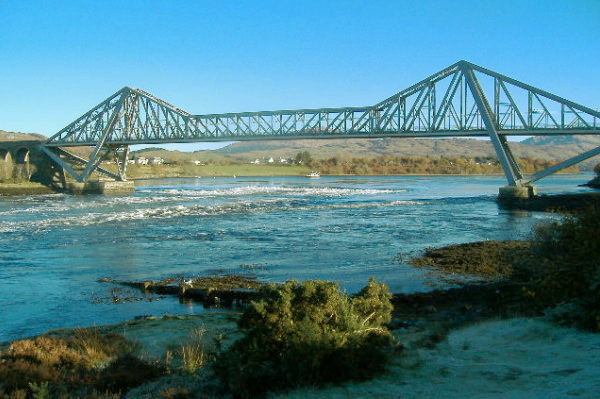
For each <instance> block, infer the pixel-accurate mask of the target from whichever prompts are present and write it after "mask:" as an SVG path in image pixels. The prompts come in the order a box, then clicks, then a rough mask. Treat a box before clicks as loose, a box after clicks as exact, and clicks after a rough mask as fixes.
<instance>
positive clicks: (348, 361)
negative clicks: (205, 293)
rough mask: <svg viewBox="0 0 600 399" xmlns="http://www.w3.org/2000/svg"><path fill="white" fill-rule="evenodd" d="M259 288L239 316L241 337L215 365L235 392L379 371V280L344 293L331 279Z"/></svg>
mask: <svg viewBox="0 0 600 399" xmlns="http://www.w3.org/2000/svg"><path fill="white" fill-rule="evenodd" d="M259 294H260V300H257V301H253V302H252V303H251V305H250V306H249V307H248V308H246V310H245V311H244V313H243V315H242V317H241V319H240V321H239V323H238V324H239V327H240V329H241V330H242V332H244V333H245V336H244V337H243V338H241V339H239V340H238V341H236V342H235V343H234V344H233V345H232V346H231V347H230V348H229V349H228V350H227V351H225V352H223V353H221V354H220V355H219V356H218V357H217V360H216V362H215V365H214V367H215V372H216V375H217V376H218V377H219V378H220V380H221V382H222V383H223V385H224V387H225V388H226V389H227V390H228V391H230V392H231V393H232V394H233V395H234V397H240V398H250V397H256V396H260V395H261V394H264V393H265V392H266V391H267V390H277V389H286V388H293V387H296V386H300V385H312V386H314V385H320V384H322V383H326V382H340V381H344V380H349V379H366V378H369V377H371V376H373V375H374V374H375V373H377V372H379V371H382V370H383V368H384V366H385V363H386V359H387V356H386V353H387V352H388V350H389V347H390V343H391V334H390V332H389V330H388V329H387V328H386V327H385V324H386V323H389V322H390V320H391V311H392V304H391V302H390V299H391V294H390V293H389V291H388V289H387V287H386V286H385V285H384V284H381V283H378V282H376V281H375V280H373V279H372V280H370V282H369V284H368V285H367V286H366V287H365V288H363V289H362V290H361V291H360V292H359V293H358V294H357V295H356V296H354V297H348V296H347V295H345V294H343V293H341V292H340V290H339V287H338V285H337V284H335V283H332V282H325V281H306V282H304V283H302V284H299V283H297V282H296V281H288V282H287V283H285V284H284V285H278V286H276V285H269V286H265V287H262V288H261V289H260V291H259Z"/></svg>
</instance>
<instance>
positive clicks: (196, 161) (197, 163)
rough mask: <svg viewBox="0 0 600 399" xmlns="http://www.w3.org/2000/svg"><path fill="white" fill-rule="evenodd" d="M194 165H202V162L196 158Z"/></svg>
mask: <svg viewBox="0 0 600 399" xmlns="http://www.w3.org/2000/svg"><path fill="white" fill-rule="evenodd" d="M194 165H196V166H200V165H202V162H200V161H198V160H195V161H194Z"/></svg>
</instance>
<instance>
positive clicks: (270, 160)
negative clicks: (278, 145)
mask: <svg viewBox="0 0 600 399" xmlns="http://www.w3.org/2000/svg"><path fill="white" fill-rule="evenodd" d="M267 162H268V163H273V162H275V160H274V159H273V158H269V159H268V160H267Z"/></svg>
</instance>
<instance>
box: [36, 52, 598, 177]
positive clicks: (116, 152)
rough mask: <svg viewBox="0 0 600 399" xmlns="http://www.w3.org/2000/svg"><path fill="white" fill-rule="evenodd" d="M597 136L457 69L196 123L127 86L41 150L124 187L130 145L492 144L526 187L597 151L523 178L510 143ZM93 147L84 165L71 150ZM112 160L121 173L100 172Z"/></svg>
mask: <svg viewBox="0 0 600 399" xmlns="http://www.w3.org/2000/svg"><path fill="white" fill-rule="evenodd" d="M564 134H567V135H575V134H586V135H589V134H600V112H598V111H596V110H593V109H591V108H589V107H585V106H583V105H580V104H576V103H574V102H572V101H569V100H566V99H564V98H561V97H559V96H556V95H554V94H551V93H548V92H546V91H544V90H541V89H539V88H536V87H533V86H530V85H527V84H525V83H522V82H520V81H518V80H515V79H512V78H510V77H508V76H505V75H501V74H499V73H496V72H493V71H491V70H488V69H485V68H482V67H480V66H477V65H475V64H472V63H469V62H466V61H459V62H457V63H456V64H453V65H451V66H449V67H447V68H445V69H443V70H442V71H440V72H438V73H435V74H433V75H431V76H429V77H428V78H426V79H424V80H422V81H420V82H418V83H416V84H414V85H413V86H411V87H409V88H407V89H405V90H402V91H401V92H399V93H397V94H395V95H393V96H391V97H389V98H387V99H385V100H383V101H381V102H379V103H377V104H375V105H372V106H366V107H346V108H322V109H301V110H281V111H263V112H241V113H228V114H210V115H192V114H190V113H188V112H186V111H184V110H182V109H180V108H177V107H175V106H173V105H171V104H169V103H167V102H165V101H163V100H161V99H159V98H157V97H154V96H153V95H151V94H149V93H147V92H145V91H143V90H140V89H135V88H131V87H124V88H123V89H121V90H119V91H118V92H116V93H115V94H113V95H112V96H110V97H109V98H107V99H106V100H104V101H103V102H101V103H100V104H98V105H97V106H96V107H94V108H92V109H91V110H90V111H88V112H87V113H86V114H84V115H82V116H81V117H79V118H78V119H77V120H75V121H74V122H72V123H71V124H70V125H68V126H66V127H65V128H63V129H62V130H61V131H59V132H58V133H57V134H55V135H54V136H52V137H50V138H49V139H48V141H46V142H45V143H44V144H43V146H42V149H43V151H44V152H45V153H46V154H47V155H48V156H49V157H51V158H52V159H53V160H54V161H55V162H56V163H58V164H59V166H61V167H63V169H64V170H65V171H67V172H68V173H69V174H70V175H71V176H73V177H74V178H75V179H76V180H77V181H80V182H83V181H86V180H87V179H88V178H89V177H90V175H91V174H92V173H93V172H99V173H102V174H104V175H107V176H110V177H112V178H115V179H117V180H125V177H126V165H127V158H128V153H129V146H130V145H133V144H160V143H186V142H215V141H242V140H277V139H285V140H292V139H308V138H310V139H332V138H378V137H474V136H485V137H489V138H490V140H491V142H492V144H493V146H494V149H495V151H496V154H497V156H498V159H499V161H500V163H501V165H502V168H503V170H504V173H505V175H506V179H507V180H508V184H509V185H512V186H520V185H527V184H530V183H532V182H534V181H536V180H539V179H541V178H543V177H545V176H548V175H550V174H552V173H555V172H556V171H558V170H561V169H563V168H566V167H568V166H571V165H574V164H576V163H578V162H581V161H583V160H585V159H587V158H590V157H592V156H594V155H597V154H600V147H598V148H595V149H593V150H590V151H587V152H584V153H582V154H580V155H578V156H576V157H573V158H570V159H568V160H565V161H563V162H561V163H559V164H558V165H555V166H553V167H551V168H549V169H546V170H544V171H541V172H538V173H537V174H534V175H533V176H529V177H527V178H525V177H524V176H523V174H522V172H521V170H520V168H519V165H518V163H517V161H516V159H515V157H514V156H513V154H512V152H511V149H510V147H509V144H508V141H507V137H508V136H539V135H564ZM75 146H89V147H92V152H91V154H90V155H89V158H88V159H85V158H83V157H80V156H76V155H75V154H73V153H72V152H69V151H67V149H66V148H68V147H75ZM108 156H112V157H113V159H115V160H116V164H117V173H113V172H110V171H108V170H106V169H104V168H102V167H101V166H100V164H101V162H102V160H104V159H106V158H107V157H108Z"/></svg>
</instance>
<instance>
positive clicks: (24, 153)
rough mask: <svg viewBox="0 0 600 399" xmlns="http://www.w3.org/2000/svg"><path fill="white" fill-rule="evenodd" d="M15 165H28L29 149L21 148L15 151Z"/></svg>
mask: <svg viewBox="0 0 600 399" xmlns="http://www.w3.org/2000/svg"><path fill="white" fill-rule="evenodd" d="M15 163H16V164H25V163H29V148H26V147H21V148H19V149H18V150H17V152H16V154H15Z"/></svg>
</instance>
